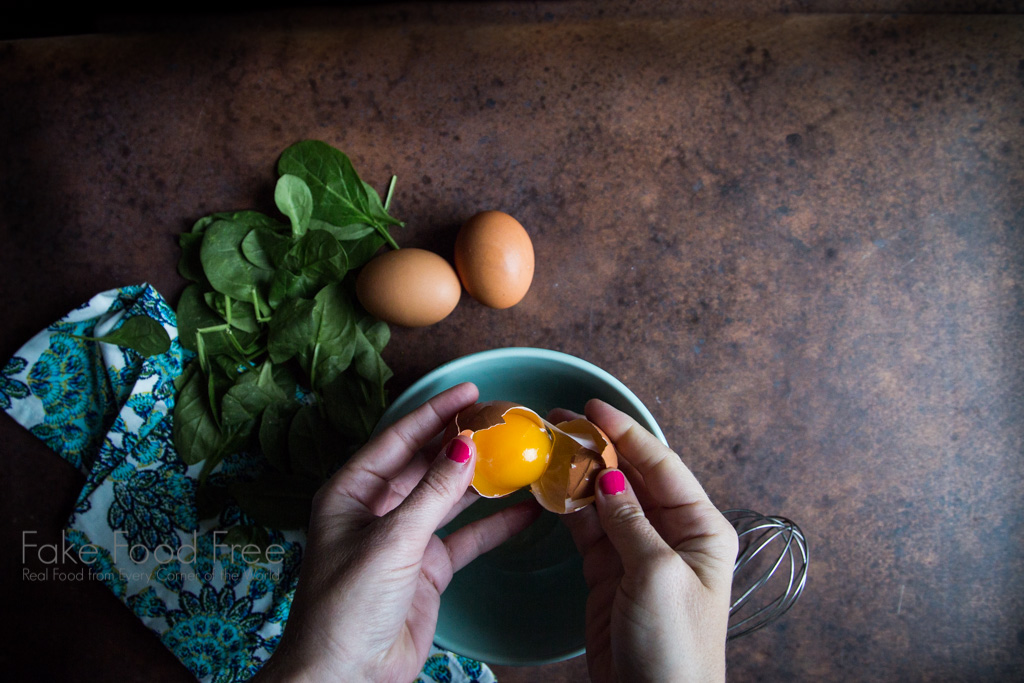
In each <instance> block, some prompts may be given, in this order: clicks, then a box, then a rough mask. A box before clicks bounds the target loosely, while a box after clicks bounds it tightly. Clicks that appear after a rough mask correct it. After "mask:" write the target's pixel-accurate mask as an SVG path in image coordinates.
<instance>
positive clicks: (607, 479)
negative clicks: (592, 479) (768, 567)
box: [597, 470, 626, 496]
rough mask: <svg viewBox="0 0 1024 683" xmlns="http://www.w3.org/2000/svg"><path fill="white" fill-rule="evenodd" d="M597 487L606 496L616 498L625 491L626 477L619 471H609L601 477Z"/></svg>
mask: <svg viewBox="0 0 1024 683" xmlns="http://www.w3.org/2000/svg"><path fill="white" fill-rule="evenodd" d="M597 485H598V486H600V487H601V493H603V494H604V495H606V496H617V495H618V494H620V493H622V492H623V491H625V490H626V477H625V476H624V475H623V474H622V472H620V471H619V470H609V471H608V472H605V473H604V474H602V475H601V478H600V479H599V480H598V482H597Z"/></svg>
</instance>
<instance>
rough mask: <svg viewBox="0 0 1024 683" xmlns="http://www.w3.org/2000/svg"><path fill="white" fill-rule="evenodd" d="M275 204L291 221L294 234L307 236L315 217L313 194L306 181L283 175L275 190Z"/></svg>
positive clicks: (286, 174) (278, 180)
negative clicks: (310, 221) (311, 219)
mask: <svg viewBox="0 0 1024 683" xmlns="http://www.w3.org/2000/svg"><path fill="white" fill-rule="evenodd" d="M274 203H275V204H277V208H278V210H279V211H280V212H281V213H283V214H284V215H285V216H288V218H289V220H291V223H292V234H293V235H295V236H296V237H301V236H302V235H303V234H305V232H306V230H307V229H308V228H309V219H310V217H311V216H312V215H313V193H311V192H310V191H309V185H307V184H306V181H304V180H303V179H302V178H300V177H298V176H294V175H291V174H288V173H285V174H284V175H282V176H281V177H280V178H278V179H277V186H276V187H275V188H274Z"/></svg>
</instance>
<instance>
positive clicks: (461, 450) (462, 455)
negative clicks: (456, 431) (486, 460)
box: [444, 439, 473, 464]
mask: <svg viewBox="0 0 1024 683" xmlns="http://www.w3.org/2000/svg"><path fill="white" fill-rule="evenodd" d="M444 454H445V455H446V456H447V457H448V459H449V460H454V461H455V462H457V463H460V464H461V463H464V462H467V461H468V460H469V459H470V458H471V457H473V451H471V450H470V448H469V444H468V443H466V442H465V441H463V440H462V439H452V440H451V442H450V443H449V444H448V448H447V449H445V452H444Z"/></svg>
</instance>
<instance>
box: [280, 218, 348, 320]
mask: <svg viewBox="0 0 1024 683" xmlns="http://www.w3.org/2000/svg"><path fill="white" fill-rule="evenodd" d="M346 272H348V256H347V255H346V254H345V251H344V249H342V248H341V244H340V243H339V242H338V240H336V239H334V237H332V236H331V235H330V233H327V232H324V231H313V232H308V233H306V234H305V235H303V236H302V237H300V238H299V239H298V240H296V241H295V242H294V243H293V245H292V247H291V248H290V249H289V250H288V251H287V252H286V253H285V254H284V256H283V257H282V259H281V264H280V267H279V268H278V270H277V271H276V272H275V273H274V279H273V280H272V281H271V283H270V305H271V306H273V307H275V308H276V307H277V306H279V305H280V304H281V302H282V301H284V300H285V299H294V298H308V297H312V296H314V295H315V294H316V293H317V292H318V291H320V289H322V288H323V287H325V286H326V285H329V284H331V283H333V282H338V281H339V280H341V279H342V278H343V277H345V273H346Z"/></svg>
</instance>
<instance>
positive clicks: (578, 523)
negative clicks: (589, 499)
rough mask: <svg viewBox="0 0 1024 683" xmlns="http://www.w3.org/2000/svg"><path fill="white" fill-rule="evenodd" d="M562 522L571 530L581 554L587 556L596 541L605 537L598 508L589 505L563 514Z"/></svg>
mask: <svg viewBox="0 0 1024 683" xmlns="http://www.w3.org/2000/svg"><path fill="white" fill-rule="evenodd" d="M561 519H562V523H563V524H565V527H566V528H567V529H568V530H569V535H570V536H572V540H573V542H574V543H575V544H576V549H577V550H578V551H579V552H580V555H583V556H584V557H585V556H586V554H587V552H589V551H590V549H591V548H592V547H593V546H594V544H595V543H597V542H598V541H600V540H601V539H602V538H604V529H602V528H601V520H600V519H598V517H597V508H596V507H595V506H593V505H588V506H586V507H585V508H583V509H582V510H577V511H576V512H573V513H570V514H568V515H562V516H561Z"/></svg>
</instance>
